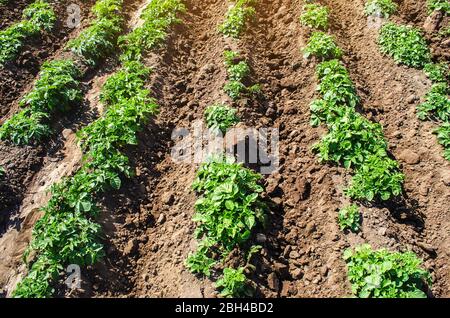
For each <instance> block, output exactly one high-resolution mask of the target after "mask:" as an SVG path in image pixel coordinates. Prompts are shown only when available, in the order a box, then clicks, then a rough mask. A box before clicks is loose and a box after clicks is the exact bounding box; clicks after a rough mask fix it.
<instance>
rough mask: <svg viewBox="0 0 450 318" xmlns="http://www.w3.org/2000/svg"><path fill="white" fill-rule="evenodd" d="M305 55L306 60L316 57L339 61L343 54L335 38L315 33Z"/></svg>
mask: <svg viewBox="0 0 450 318" xmlns="http://www.w3.org/2000/svg"><path fill="white" fill-rule="evenodd" d="M303 53H304V54H303V56H304V58H309V57H310V56H315V57H316V58H318V59H320V60H329V59H339V58H341V57H342V54H343V52H342V50H341V48H339V47H338V46H337V45H336V43H335V42H334V38H333V37H332V36H331V35H328V34H326V33H324V32H321V31H317V32H313V34H312V35H311V38H310V39H309V41H308V44H307V45H306V47H305V48H304V49H303Z"/></svg>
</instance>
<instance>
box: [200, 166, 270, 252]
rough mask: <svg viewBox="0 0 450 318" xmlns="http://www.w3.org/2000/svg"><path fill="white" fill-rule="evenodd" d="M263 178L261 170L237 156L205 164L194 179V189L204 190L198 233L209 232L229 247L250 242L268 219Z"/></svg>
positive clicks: (228, 248)
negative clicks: (245, 164)
mask: <svg viewBox="0 0 450 318" xmlns="http://www.w3.org/2000/svg"><path fill="white" fill-rule="evenodd" d="M260 179H261V176H260V175H259V174H256V173H254V172H252V171H251V170H249V169H246V168H243V167H242V165H241V164H237V163H234V159H233V158H226V159H225V158H224V159H220V158H219V159H218V158H215V159H213V160H211V162H208V163H205V164H203V165H202V166H201V167H200V169H199V171H198V174H197V178H196V180H195V181H194V183H193V188H194V190H195V191H196V192H197V193H199V194H201V198H200V199H198V200H197V202H196V204H195V210H196V214H195V216H194V221H195V222H198V223H199V225H198V229H197V236H198V237H200V236H201V235H206V237H207V238H208V239H211V240H212V241H213V242H216V243H218V244H220V245H221V246H223V247H224V248H225V249H226V250H227V251H230V250H232V249H233V248H234V247H235V246H236V245H240V244H242V243H244V242H246V241H247V240H248V239H249V238H250V235H251V233H252V230H253V229H254V228H255V227H256V225H257V224H258V223H261V224H262V223H264V219H265V214H264V210H265V204H264V203H263V202H262V200H261V198H260V193H261V192H263V187H262V186H261V185H259V184H258V182H259V181H260Z"/></svg>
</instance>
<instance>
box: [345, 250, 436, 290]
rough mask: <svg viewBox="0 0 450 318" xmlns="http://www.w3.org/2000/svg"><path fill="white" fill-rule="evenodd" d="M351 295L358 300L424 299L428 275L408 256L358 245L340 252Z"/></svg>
mask: <svg viewBox="0 0 450 318" xmlns="http://www.w3.org/2000/svg"><path fill="white" fill-rule="evenodd" d="M344 260H345V261H346V262H347V267H348V279H349V281H350V283H351V284H352V292H353V294H354V295H355V296H357V297H360V298H426V294H425V292H424V289H425V284H426V283H429V284H431V276H430V274H429V273H428V272H427V271H426V270H424V269H422V268H420V267H421V263H422V261H421V260H420V259H419V258H417V256H416V255H415V254H414V253H412V252H405V253H398V252H389V251H387V250H385V249H381V250H375V251H374V250H372V248H371V247H370V245H361V246H358V247H356V249H355V250H354V251H353V250H351V249H347V250H346V251H345V252H344Z"/></svg>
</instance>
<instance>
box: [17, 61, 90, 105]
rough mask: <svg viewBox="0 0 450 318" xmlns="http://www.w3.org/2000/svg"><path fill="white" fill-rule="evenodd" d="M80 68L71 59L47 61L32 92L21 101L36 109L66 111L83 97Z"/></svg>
mask: <svg viewBox="0 0 450 318" xmlns="http://www.w3.org/2000/svg"><path fill="white" fill-rule="evenodd" d="M80 76H81V73H80V70H79V69H78V67H77V66H76V65H75V63H74V62H73V61H71V60H54V61H51V62H45V63H44V64H43V66H42V69H41V72H40V73H39V79H38V80H37V81H36V84H35V86H34V87H33V89H32V90H31V92H30V93H29V94H28V95H26V96H25V97H24V98H23V99H22V100H21V102H20V104H21V106H22V107H25V106H27V107H30V108H31V109H32V110H34V111H42V112H52V111H55V110H60V111H66V110H68V109H70V106H71V105H73V104H74V103H77V102H80V101H81V99H82V95H81V90H80V88H79V86H80V83H79V81H78V80H77V78H79V77H80Z"/></svg>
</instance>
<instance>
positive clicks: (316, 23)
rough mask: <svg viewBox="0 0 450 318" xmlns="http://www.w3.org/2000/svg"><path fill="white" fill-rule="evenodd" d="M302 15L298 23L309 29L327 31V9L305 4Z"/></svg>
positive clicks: (318, 5)
mask: <svg viewBox="0 0 450 318" xmlns="http://www.w3.org/2000/svg"><path fill="white" fill-rule="evenodd" d="M303 11H304V12H303V14H302V15H301V17H300V22H301V23H302V24H303V25H306V26H308V27H310V28H315V29H320V30H327V29H328V15H329V12H328V8H327V7H324V6H321V5H320V4H307V5H305V6H304V7H303Z"/></svg>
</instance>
